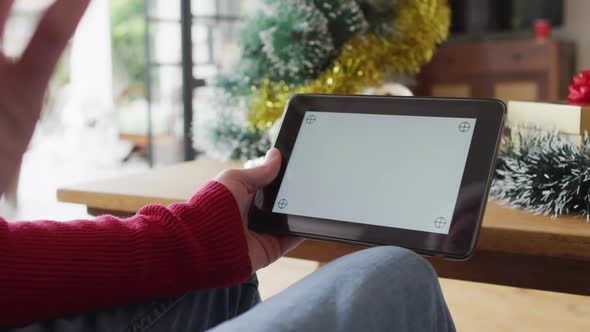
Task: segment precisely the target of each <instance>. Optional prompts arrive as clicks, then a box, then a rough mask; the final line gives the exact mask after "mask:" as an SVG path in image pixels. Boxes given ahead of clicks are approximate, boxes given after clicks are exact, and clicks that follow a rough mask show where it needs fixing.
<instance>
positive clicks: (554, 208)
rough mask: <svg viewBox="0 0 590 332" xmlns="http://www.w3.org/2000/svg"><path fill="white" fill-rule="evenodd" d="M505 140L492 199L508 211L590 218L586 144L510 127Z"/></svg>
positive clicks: (553, 133) (589, 169)
mask: <svg viewBox="0 0 590 332" xmlns="http://www.w3.org/2000/svg"><path fill="white" fill-rule="evenodd" d="M508 132H509V133H508V134H506V135H505V136H504V138H503V142H502V147H501V149H500V152H499V156H498V163H497V165H496V174H495V179H494V181H493V183H492V188H491V191H490V195H491V197H492V198H494V199H496V200H499V201H501V202H503V203H504V204H506V205H508V206H511V207H518V208H524V209H527V210H529V211H531V212H533V213H540V214H544V215H551V216H553V217H557V216H558V215H561V214H580V215H583V216H585V217H586V219H587V220H589V219H590V141H589V139H588V134H587V133H586V134H585V135H584V140H583V142H582V144H579V143H576V142H574V141H572V140H569V139H567V138H566V137H565V136H562V135H560V134H559V133H558V132H557V131H547V130H539V129H535V128H523V127H512V128H509V130H508Z"/></svg>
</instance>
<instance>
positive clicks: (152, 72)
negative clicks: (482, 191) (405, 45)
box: [0, 0, 590, 331]
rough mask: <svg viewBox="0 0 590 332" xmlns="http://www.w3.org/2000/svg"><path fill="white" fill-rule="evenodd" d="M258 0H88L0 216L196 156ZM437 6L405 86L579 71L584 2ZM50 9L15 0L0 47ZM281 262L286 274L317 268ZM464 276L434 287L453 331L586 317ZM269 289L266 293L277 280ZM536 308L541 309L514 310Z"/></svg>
mask: <svg viewBox="0 0 590 332" xmlns="http://www.w3.org/2000/svg"><path fill="white" fill-rule="evenodd" d="M262 1H263V0H249V1H246V0H195V1H189V0H178V1H170V0H93V2H92V3H91V5H90V8H89V9H88V11H87V13H86V14H85V17H84V18H83V20H82V22H81V24H80V26H79V28H78V31H77V33H76V35H75V36H74V38H73V39H72V41H71V43H70V45H69V47H68V48H67V51H66V52H65V54H64V56H63V58H62V59H61V61H60V63H59V65H58V68H57V69H56V72H55V75H54V77H53V80H52V82H51V85H50V88H49V90H48V92H47V96H46V99H45V105H44V110H43V115H42V118H41V119H40V121H39V123H38V128H37V130H36V133H35V136H34V138H33V140H32V142H31V146H30V148H29V151H28V152H27V154H26V155H25V158H24V159H23V162H22V165H21V171H20V176H19V177H17V179H16V180H15V182H16V185H15V197H16V201H17V202H16V203H14V202H11V203H10V204H8V203H7V202H5V201H4V200H2V201H0V214H1V215H3V216H6V217H7V218H8V219H12V220H26V219H39V218H51V219H56V220H67V219H71V218H80V217H84V216H88V215H87V214H86V211H85V209H84V207H83V206H77V205H70V204H64V203H58V202H57V201H56V199H55V191H56V189H57V188H59V187H63V186H67V185H69V184H73V183H80V182H87V181H92V180H98V179H103V178H107V177H112V176H114V175H121V174H130V173H135V172H141V171H145V170H147V169H149V168H151V167H154V166H160V165H169V164H174V163H178V162H182V161H186V160H193V159H195V158H204V157H206V154H205V153H204V152H203V150H202V149H200V148H199V146H200V144H199V142H198V140H199V138H200V135H199V133H198V132H196V131H198V130H199V128H200V126H201V125H206V122H207V121H211V120H210V119H211V117H212V116H214V115H213V113H214V110H213V108H212V107H211V96H212V95H214V94H215V93H216V90H215V83H214V82H215V78H216V77H217V76H218V75H219V74H220V73H227V72H230V71H231V70H232V69H233V67H232V66H233V64H234V63H235V62H236V61H237V60H238V59H239V57H240V45H239V36H240V29H241V28H242V27H243V26H244V21H245V17H248V15H250V14H252V13H253V12H255V11H256V10H257V9H258V8H259V7H260V5H261V2H262ZM391 1H392V2H395V1H394V0H391ZM449 2H450V7H451V11H452V15H451V18H452V22H451V28H450V37H449V38H448V40H447V41H446V42H445V43H444V44H443V45H441V46H440V47H439V48H438V50H437V52H436V54H435V56H434V58H433V60H432V61H431V62H430V63H428V64H427V65H426V66H424V67H423V68H422V70H421V72H420V73H419V74H418V75H415V76H412V77H410V78H404V79H403V80H402V82H403V84H404V85H405V86H407V87H408V88H409V89H410V90H411V91H412V92H413V93H414V94H415V95H424V96H457V97H480V98H498V99H502V100H505V101H509V100H531V101H537V100H565V99H566V98H567V93H568V90H567V86H568V85H569V84H570V81H571V77H572V76H573V75H575V74H576V73H577V72H579V71H580V70H582V69H584V68H590V37H588V23H587V20H588V17H590V1H586V0H500V1H493V0H450V1H449ZM49 4H51V0H44V1H40V0H17V1H16V4H15V6H14V8H13V11H12V14H11V16H10V19H9V22H8V26H7V29H6V33H5V36H4V39H2V48H3V50H4V52H5V53H6V54H7V55H9V56H13V57H18V56H19V54H20V52H22V50H23V48H24V47H25V45H26V44H27V42H28V40H29V38H30V37H31V34H32V33H33V31H34V29H35V27H36V23H37V22H38V20H39V18H40V15H42V13H43V11H44V9H46V8H47V6H48V5H49ZM195 147H197V148H195ZM187 181H190V179H187ZM292 264H294V265H292V266H290V267H289V268H287V269H286V270H284V271H283V272H284V273H285V274H286V275H287V276H286V277H285V278H286V279H285V280H295V279H297V278H299V277H300V276H302V275H305V274H306V273H308V272H310V271H311V270H313V269H315V266H311V267H310V266H308V265H305V264H303V265H298V264H299V263H297V262H296V263H292ZM295 270H297V271H295ZM285 271H286V272H285ZM293 271H295V272H293ZM468 284H469V283H458V282H454V281H447V282H446V283H445V284H444V285H443V286H444V287H445V293H446V294H448V295H447V296H448V298H449V302H450V303H451V307H452V308H451V309H452V311H453V313H454V314H455V316H456V317H457V320H458V325H459V327H460V330H462V329H461V327H464V329H465V330H478V331H483V330H485V329H484V328H476V327H477V326H480V327H481V325H489V326H488V328H489V330H490V331H491V330H498V329H502V330H507V331H510V330H514V331H516V330H519V331H521V330H553V329H560V330H579V331H582V330H587V327H588V326H590V300H589V299H587V298H585V297H576V296H571V295H567V296H566V295H556V294H549V293H543V292H534V291H525V290H516V291H514V290H510V291H509V290H507V289H508V288H494V287H496V286H488V287H490V288H487V289H485V290H482V289H481V288H477V287H473V288H469V287H471V286H469V285H468ZM269 287H270V288H268V293H267V295H271V294H273V293H274V292H276V291H278V290H280V289H282V288H281V287H282V285H271V286H269ZM498 287H499V286H498ZM447 292H448V293H447ZM469 292H472V293H473V294H475V295H474V296H475V297H476V298H477V297H478V296H479V299H481V302H478V303H479V304H478V305H476V306H473V303H472V302H470V301H469V300H468V298H469V296H468V294H467V293H469ZM485 301H490V303H492V304H494V305H490V306H488V307H486V306H485V303H483V302H485ZM504 301H507V302H506V303H505V304H501V303H503V302H504ZM508 302H509V303H508ZM539 303H544V304H543V305H541V306H546V308H545V309H544V310H545V312H547V311H550V312H552V314H550V315H539V314H534V313H532V312H530V311H527V310H524V311H522V309H523V308H527V307H529V308H530V307H532V306H535V305H538V304H539ZM504 305H505V306H504ZM518 310H521V311H518ZM487 320H490V322H491V323H489V324H488V322H487ZM566 321H567V322H569V323H567V322H566ZM563 324H564V325H563ZM567 324H570V325H569V326H568V325H567ZM564 326H568V328H564Z"/></svg>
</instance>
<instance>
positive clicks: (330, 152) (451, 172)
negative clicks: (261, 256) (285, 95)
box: [273, 112, 476, 234]
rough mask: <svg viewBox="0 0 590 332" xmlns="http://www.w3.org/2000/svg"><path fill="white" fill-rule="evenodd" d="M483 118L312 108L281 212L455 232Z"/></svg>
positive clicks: (282, 193) (282, 192)
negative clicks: (477, 126) (453, 226)
mask: <svg viewBox="0 0 590 332" xmlns="http://www.w3.org/2000/svg"><path fill="white" fill-rule="evenodd" d="M475 122H476V120H475V119H473V118H446V117H424V116H398V115H375V114H350V113H326V112H306V113H305V117H304V120H303V122H302V123H301V128H300V130H299V134H298V136H297V139H296V141H295V145H294V147H293V151H292V154H291V157H290V160H289V164H288V165H287V169H286V171H285V175H284V177H283V181H282V183H281V186H280V189H279V192H278V195H277V199H276V201H275V203H274V206H273V212H276V213H283V214H291V215H299V216H307V217H316V218H324V219H332V220H342V221H348V222H354V223H362V224H371V225H379V226H386V227H396V228H403V229H409V230H418V231H425V232H432V233H441V234H448V232H449V227H450V224H451V220H452V217H453V211H454V209H455V204H456V202H457V196H458V193H459V187H460V184H461V179H462V177H463V171H464V168H465V162H466V160H467V154H468V152H469V146H470V144H471V137H472V134H473V128H475Z"/></svg>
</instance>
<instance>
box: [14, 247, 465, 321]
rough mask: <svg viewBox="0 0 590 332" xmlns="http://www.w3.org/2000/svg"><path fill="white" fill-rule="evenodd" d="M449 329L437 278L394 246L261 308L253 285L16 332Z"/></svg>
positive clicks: (336, 265)
mask: <svg viewBox="0 0 590 332" xmlns="http://www.w3.org/2000/svg"><path fill="white" fill-rule="evenodd" d="M209 329H211V331H215V332H226V331H273V332H274V331H454V330H455V327H454V324H453V320H452V318H451V315H450V313H449V310H448V308H447V305H446V303H445V300H444V298H443V295H442V293H441V290H440V285H439V283H438V279H437V276H436V273H435V272H434V271H433V269H432V267H431V266H430V264H429V263H428V262H427V261H426V260H424V259H423V258H422V257H420V256H418V255H417V254H415V253H413V252H411V251H409V250H406V249H402V248H397V247H377V248H372V249H367V250H363V251H360V252H357V253H354V254H351V255H348V256H345V257H342V258H340V259H337V260H335V261H333V262H331V263H330V264H328V265H326V266H324V267H322V268H320V269H319V270H318V271H316V272H314V273H312V274H311V275H309V276H307V277H306V278H304V279H303V280H301V281H299V282H298V283H296V284H294V285H292V286H291V287H289V288H288V289H286V290H285V291H283V292H282V293H280V294H278V295H276V296H274V297H272V298H270V299H268V300H266V301H264V302H260V295H259V294H258V281H257V279H256V276H253V277H252V278H251V279H250V280H248V281H247V282H246V283H244V284H241V285H238V286H235V287H231V288H224V289H211V290H203V291H195V292H190V293H187V294H185V295H183V296H180V297H176V298H172V299H166V300H159V301H154V302H151V303H145V304H141V305H134V306H128V307H124V308H118V309H114V310H112V311H108V312H101V313H89V314H84V315H79V316H73V317H68V318H63V319H57V320H53V321H48V322H41V323H35V324H32V325H29V326H27V327H25V328H22V329H18V330H15V331H27V332H29V331H30V332H33V331H205V330H209Z"/></svg>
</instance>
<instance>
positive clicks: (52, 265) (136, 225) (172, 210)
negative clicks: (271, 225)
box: [0, 181, 252, 326]
mask: <svg viewBox="0 0 590 332" xmlns="http://www.w3.org/2000/svg"><path fill="white" fill-rule="evenodd" d="M251 272H252V268H251V263H250V258H249V256H248V244H247V241H246V236H245V232H244V227H243V224H242V218H241V214H240V210H239V208H238V205H237V204H236V201H235V199H234V196H232V193H231V192H230V191H229V190H228V189H226V188H225V187H224V186H223V185H222V184H220V183H219V182H214V181H212V182H210V183H208V184H207V185H206V186H205V187H204V188H203V189H201V190H200V191H199V192H198V193H197V194H196V195H195V196H194V197H193V198H192V199H191V200H190V201H189V202H188V203H184V204H173V205H171V206H169V207H168V208H165V207H163V206H157V205H150V206H146V207H144V208H143V209H141V211H139V212H138V213H137V214H136V215H135V216H133V217H131V218H128V219H118V218H115V217H112V216H103V217H99V218H97V219H96V220H94V221H87V220H78V221H73V222H53V221H35V222H14V223H9V222H7V221H5V220H3V219H1V218H0V308H2V314H1V315H0V326H16V325H19V324H23V323H26V322H30V321H36V320H42V319H47V318H52V317H56V316H59V315H63V314H68V313H75V312H83V311H87V310H94V309H100V308H108V307H112V306H114V305H123V304H131V303H137V302H141V301H145V300H148V299H153V298H158V297H165V296H173V295H178V294H182V293H183V292H186V291H189V290H193V289H199V288H213V287H224V286H229V285H233V284H237V283H239V282H241V281H244V280H246V279H247V278H248V277H249V276H250V274H251Z"/></svg>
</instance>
